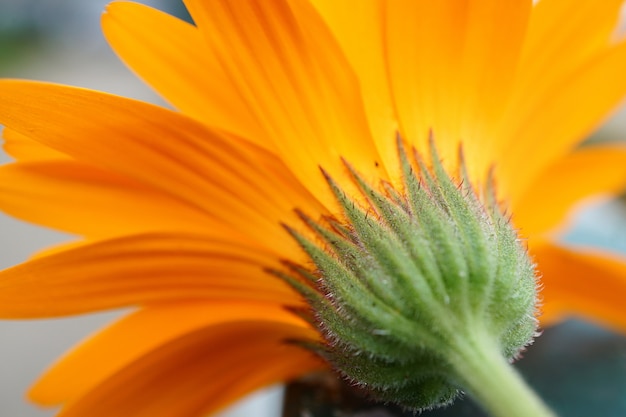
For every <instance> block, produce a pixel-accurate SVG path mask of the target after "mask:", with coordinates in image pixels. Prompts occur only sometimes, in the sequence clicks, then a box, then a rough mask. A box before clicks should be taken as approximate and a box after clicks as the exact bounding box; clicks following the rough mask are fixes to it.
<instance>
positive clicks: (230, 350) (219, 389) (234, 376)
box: [31, 303, 321, 417]
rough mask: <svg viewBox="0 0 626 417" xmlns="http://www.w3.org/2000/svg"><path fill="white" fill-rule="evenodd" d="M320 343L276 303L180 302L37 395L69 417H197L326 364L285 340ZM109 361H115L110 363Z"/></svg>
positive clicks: (91, 350)
mask: <svg viewBox="0 0 626 417" xmlns="http://www.w3.org/2000/svg"><path fill="white" fill-rule="evenodd" d="M316 338H317V333H316V332H314V331H313V330H312V329H310V328H309V327H307V326H306V325H304V324H303V323H302V322H300V321H299V320H296V319H295V318H294V317H293V316H291V315H290V314H288V313H287V312H285V311H284V310H280V309H279V308H277V307H276V306H271V305H262V304H232V303H223V304H215V305H200V304H195V305H194V304H188V305H184V304H181V305H176V306H165V307H162V308H158V309H152V310H147V311H140V312H138V313H135V314H134V315H132V316H130V317H128V318H126V319H123V320H122V321H120V322H119V323H117V324H115V325H113V326H112V327H110V328H109V329H107V330H105V331H104V332H103V333H101V334H99V335H97V336H96V337H95V338H93V339H91V340H89V341H87V343H85V344H84V345H82V346H81V347H79V348H78V350H77V351H75V352H74V353H72V354H70V355H69V356H68V357H66V359H65V360H64V361H62V362H61V363H59V364H58V365H57V366H56V367H55V368H53V369H52V370H51V371H50V372H49V373H48V374H47V375H45V376H44V377H43V379H42V380H41V381H40V382H39V383H38V384H37V385H36V386H35V387H34V388H33V390H32V391H31V397H32V398H34V399H35V400H37V401H38V402H40V403H44V404H52V403H58V402H59V401H62V402H66V408H65V409H63V410H62V412H61V414H60V416H65V417H69V416H79V415H90V416H110V415H119V414H121V413H123V414H125V415H133V416H157V417H165V416H177V417H180V416H190V417H191V416H198V417H199V416H202V415H206V414H207V413H211V412H215V411H216V410H217V409H219V408H222V407H224V406H226V405H228V404H229V403H230V402H232V401H234V400H236V399H238V398H240V397H241V396H242V395H245V394H247V393H249V392H250V391H252V390H254V389H257V388H260V387H262V386H265V385H269V384H271V383H275V382H279V381H283V380H285V379H289V378H293V377H295V376H298V375H301V374H303V373H306V372H309V371H311V370H313V369H318V368H320V366H321V362H320V361H319V360H318V359H317V358H315V357H314V356H313V355H312V354H311V353H310V352H307V351H305V350H302V349H301V348H299V347H296V346H293V345H289V344H287V343H285V342H286V341H288V340H294V339H296V340H297V339H307V340H310V339H316ZM121 340H123V341H124V343H120V341H121ZM103 355H104V356H106V357H107V358H110V361H109V360H107V361H102V360H101V358H102V357H103ZM85 366H88V367H89V368H90V372H88V373H86V372H84V370H85ZM92 368H93V370H92Z"/></svg>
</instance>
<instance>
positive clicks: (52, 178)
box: [0, 141, 225, 239]
mask: <svg viewBox="0 0 626 417" xmlns="http://www.w3.org/2000/svg"><path fill="white" fill-rule="evenodd" d="M31 142H32V141H31ZM25 143H27V142H25ZM33 143H36V142H33ZM34 148H37V149H40V148H41V149H44V147H37V146H35V147H34ZM50 152H51V153H47V152H46V153H45V155H44V154H41V153H37V154H36V155H35V154H34V153H29V154H28V155H29V156H28V158H38V157H40V156H41V157H47V156H53V155H52V153H53V152H54V151H52V150H51V151H50ZM0 208H1V209H2V211H4V212H5V213H8V214H10V215H12V216H14V217H17V218H20V219H23V220H26V221H29V222H33V223H37V224H40V225H44V226H48V227H52V228H55V229H59V230H63V231H65V232H69V233H74V234H78V235H82V236H86V237H89V238H96V239H97V238H104V237H111V236H115V235H117V236H120V235H125V234H132V233H140V232H146V231H164V230H170V231H187V232H194V231H197V230H199V229H201V228H211V230H212V231H213V233H216V232H217V230H220V229H221V230H225V229H224V228H223V227H222V228H220V227H219V225H216V224H215V222H214V221H212V220H211V219H210V218H209V217H207V216H206V215H205V214H204V213H203V212H201V211H199V210H194V209H193V208H192V207H189V206H188V205H185V204H182V203H181V202H180V200H177V199H175V198H171V197H170V196H168V195H167V194H165V193H162V192H158V190H155V189H153V188H152V187H150V186H145V185H143V184H141V183H138V182H136V181H132V180H130V179H128V178H125V177H121V176H119V175H115V174H114V173H111V172H107V171H103V170H101V169H98V168H95V167H93V166H90V165H85V164H82V163H80V162H77V161H74V160H71V159H69V158H65V159H56V160H51V161H37V162H26V163H14V164H8V165H3V166H0Z"/></svg>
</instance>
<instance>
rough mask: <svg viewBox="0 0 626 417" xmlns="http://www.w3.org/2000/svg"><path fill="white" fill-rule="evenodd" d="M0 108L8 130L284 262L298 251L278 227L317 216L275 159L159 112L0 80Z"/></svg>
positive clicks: (47, 86) (112, 99)
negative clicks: (176, 203) (171, 202)
mask: <svg viewBox="0 0 626 417" xmlns="http://www.w3.org/2000/svg"><path fill="white" fill-rule="evenodd" d="M0 109H1V111H0V123H2V124H5V125H6V126H7V127H9V128H11V129H14V130H16V131H18V132H19V133H21V134H24V135H27V136H29V137H31V138H32V139H34V140H36V141H39V142H41V143H43V144H44V145H46V146H49V147H51V148H54V149H57V150H59V151H61V152H64V153H66V154H68V155H70V156H72V157H74V158H76V159H78V160H81V161H84V162H85V163H89V164H93V165H95V166H97V167H99V168H102V169H105V170H111V171H113V172H115V173H117V174H119V175H123V176H128V177H130V178H132V179H133V180H136V181H139V182H142V183H145V184H148V185H150V186H152V187H154V188H155V189H158V190H161V191H162V192H164V193H167V194H169V195H171V196H174V197H175V198H178V199H180V200H181V201H183V202H184V203H185V204H188V205H190V206H192V207H195V208H197V209H200V210H202V211H204V212H205V213H206V214H207V215H208V216H209V217H213V218H215V221H217V222H222V223H224V224H226V225H229V226H230V227H232V228H233V229H235V230H239V231H240V232H241V233H242V234H246V235H248V236H250V238H252V239H257V240H258V241H260V242H271V245H272V247H275V248H276V249H277V250H279V251H281V253H283V254H284V255H285V256H287V255H294V254H296V253H298V254H299V253H300V251H299V249H297V247H296V245H295V244H294V243H293V242H292V241H291V240H290V239H286V238H285V237H286V234H285V233H284V231H283V230H282V228H281V227H280V226H279V222H281V221H282V222H284V221H287V220H291V219H293V220H295V219H296V216H295V215H294V214H293V208H294V207H300V208H302V209H304V210H308V211H309V212H312V213H317V212H320V211H321V209H320V206H319V205H318V204H316V200H315V198H314V197H312V195H311V194H310V192H309V191H308V190H306V189H304V188H303V187H302V186H301V185H300V184H298V183H297V181H296V180H295V179H294V178H293V176H292V175H291V174H290V172H289V171H288V170H287V169H286V168H285V166H284V165H283V164H282V162H281V161H280V160H278V159H277V158H276V156H275V155H273V154H271V153H269V152H267V151H265V150H263V149H261V148H259V147H256V146H254V145H252V144H249V143H246V142H243V141H240V140H237V139H236V138H235V137H232V136H229V135H226V134H222V133H218V132H215V131H211V130H208V129H207V128H206V127H205V126H203V125H201V124H199V123H197V122H195V121H193V120H192V119H190V118H187V117H184V116H182V115H179V114H177V113H174V112H172V111H168V110H166V109H163V108H160V107H157V106H153V105H150V104H146V103H142V102H138V101H134V100H130V99H125V98H122V97H117V96H112V95H108V94H104V93H98V92H95V91H90V90H84V89H79V88H70V87H65V86H59V85H54V84H46V83H35V82H24V81H13V80H3V81H0ZM294 256H297V255H294Z"/></svg>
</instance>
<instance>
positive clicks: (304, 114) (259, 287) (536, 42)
mask: <svg viewBox="0 0 626 417" xmlns="http://www.w3.org/2000/svg"><path fill="white" fill-rule="evenodd" d="M186 3H187V7H188V9H189V11H190V13H191V15H192V16H193V19H194V21H195V22H196V25H197V26H195V27H194V26H191V25H189V24H186V23H183V22H181V21H179V20H177V19H175V18H173V17H170V16H167V15H165V14H163V13H161V12H158V11H156V10H153V9H150V8H148V7H145V6H141V5H138V4H133V3H125V2H119V3H113V4H111V5H110V6H109V8H108V10H107V13H106V14H105V15H104V18H103V26H104V31H105V35H106V36H107V38H108V40H109V42H110V43H111V45H112V46H113V48H114V49H115V50H116V51H117V52H118V53H119V55H120V56H121V57H122V58H123V59H124V60H125V61H126V62H127V63H128V65H129V66H130V67H132V68H133V69H134V70H135V71H137V73H138V74H139V75H140V76H141V77H142V78H144V79H145V80H146V81H148V82H149V83H150V84H151V85H152V86H153V87H154V88H155V89H156V90H158V91H159V92H160V93H161V94H162V95H163V96H164V97H165V98H166V99H167V100H168V101H169V102H170V103H171V104H172V105H173V106H174V107H176V108H177V109H178V110H179V111H180V112H174V111H170V110H167V109H163V108H159V107H156V106H153V105H149V104H146V103H141V102H137V101H133V100H129V99H125V98H121V97H116V96H111V95H107V94H104V93H99V92H94V91H88V90H83V89H77V88H71V87H64V86H57V85H50V84H43V83H34V82H26V81H15V80H3V81H1V82H0V123H2V124H3V125H4V126H5V127H6V128H5V130H4V138H5V140H6V145H5V149H6V150H7V152H8V153H9V154H11V155H12V156H13V157H14V158H15V159H16V160H17V162H15V163H12V164H9V165H5V166H3V167H1V168H0V207H1V208H2V209H3V210H4V211H6V212H7V213H9V214H11V215H14V216H16V217H19V218H21V219H24V220H27V221H30V222H34V223H38V224H41V225H44V226H48V227H53V228H56V229H60V230H64V231H67V232H70V233H74V234H76V235H78V236H80V237H81V239H80V240H79V241H78V242H76V243H74V244H72V245H69V246H65V247H61V248H55V249H52V250H50V251H48V252H46V253H42V254H40V255H38V256H36V257H35V258H34V259H33V260H31V261H29V262H26V263H24V264H22V265H18V266H16V267H13V268H10V269H8V270H5V271H2V272H1V273H0V315H1V316H2V317H5V318H35V317H52V316H63V315H70V314H81V313H85V312H90V311H96V310H103V309H113V308H120V307H127V306H135V307H138V309H137V311H136V312H133V313H131V314H129V315H128V316H127V317H125V318H123V319H122V320H120V321H119V322H117V323H116V324H114V325H112V326H111V327H109V328H107V329H105V330H104V331H102V332H101V333H99V334H97V335H96V336H95V337H93V338H91V339H89V340H88V341H86V342H85V343H84V344H82V345H81V346H79V347H78V348H77V349H76V350H74V351H73V352H72V353H70V354H69V355H68V356H66V357H65V358H63V359H62V360H61V361H60V362H59V363H58V364H56V365H55V366H54V367H53V368H52V369H51V370H50V371H48V373H47V374H46V375H44V377H43V378H42V379H41V380H40V381H39V382H38V383H37V384H36V385H35V387H34V388H33V390H32V391H31V393H30V395H31V398H33V399H34V400H35V401H37V402H38V403H40V404H44V405H57V404H63V409H62V411H61V413H60V415H61V416H63V417H74V416H85V415H88V416H90V417H98V416H110V415H128V416H131V415H132V416H150V417H165V416H201V415H205V414H206V413H210V412H213V411H215V410H218V409H220V408H222V407H224V406H226V405H228V404H229V403H231V402H232V401H234V400H235V399H237V398H239V397H241V396H242V395H244V394H245V393H247V392H249V391H251V390H253V389H256V388H259V387H261V386H264V385H267V384H270V383H274V382H278V381H282V380H286V379H289V378H294V377H296V376H298V375H301V374H304V373H307V372H310V371H312V370H315V369H319V368H320V367H323V366H324V364H323V363H321V362H320V361H319V360H318V359H317V358H316V357H315V356H313V355H312V354H311V353H309V352H308V351H306V350H304V349H301V348H299V347H297V346H294V345H291V344H286V343H284V340H286V339H303V338H305V339H316V338H318V334H317V332H316V331H315V330H313V329H312V328H311V327H310V326H309V325H308V324H307V323H305V322H304V321H302V320H300V319H299V318H296V317H294V316H293V315H292V314H291V313H289V312H288V311H287V309H285V307H292V308H293V307H303V306H304V302H303V300H302V299H301V298H300V297H299V296H298V295H297V294H296V293H295V292H294V291H293V290H292V289H291V288H290V287H288V286H287V285H286V284H284V283H283V282H282V281H280V280H278V279H277V278H275V277H274V276H272V275H269V274H267V273H266V272H264V271H266V270H267V268H280V267H281V260H285V259H286V260H289V261H292V262H305V260H306V256H305V254H304V253H303V252H302V250H301V249H300V248H299V247H298V245H297V243H296V242H295V241H294V240H293V239H292V238H291V237H290V236H289V235H288V234H287V233H285V231H284V230H283V228H282V227H281V224H284V223H286V224H290V225H295V226H298V225H300V221H299V220H298V218H297V216H296V214H294V209H296V208H297V209H299V210H301V211H303V212H305V213H307V214H308V215H310V216H312V217H314V218H315V217H317V218H319V217H321V216H323V215H328V214H337V213H336V212H337V207H336V203H335V202H334V200H333V198H332V194H331V193H330V191H329V189H328V186H327V184H326V182H325V180H324V177H323V176H322V175H321V174H320V172H319V167H323V168H324V170H325V171H327V172H328V173H330V175H331V176H332V177H333V178H334V179H335V180H336V181H337V182H339V183H340V184H341V185H342V187H345V188H346V189H348V190H353V189H354V187H353V186H352V185H351V184H352V181H351V179H350V174H349V172H348V171H347V170H346V169H345V166H344V165H343V163H342V161H341V157H344V158H346V159H347V160H348V161H349V162H350V164H352V165H353V166H354V167H355V168H356V169H357V170H358V171H360V172H361V173H362V174H363V175H364V177H365V178H366V179H367V180H368V181H371V182H372V183H378V182H379V181H381V180H386V181H390V182H391V183H394V184H396V183H397V182H398V178H399V175H400V170H399V165H398V158H397V155H396V148H395V144H396V142H395V135H396V132H400V134H401V135H402V137H403V138H404V139H405V140H406V142H407V143H409V144H411V145H412V146H415V147H416V148H417V149H420V150H425V149H426V148H427V145H428V134H429V132H431V131H432V132H433V134H434V137H435V140H436V145H437V148H438V150H439V153H440V155H441V157H442V160H443V161H444V163H446V164H447V167H448V169H449V170H450V171H451V172H452V170H454V169H455V163H456V162H455V161H456V153H457V150H458V147H459V144H462V146H463V150H464V152H465V159H466V162H467V166H468V169H469V171H470V176H471V178H472V179H473V181H474V182H475V183H476V184H481V183H483V182H484V181H485V179H486V177H487V175H488V172H489V170H493V176H494V178H495V179H496V183H497V191H498V196H499V197H501V198H502V199H503V201H504V204H505V205H506V207H508V210H509V212H510V213H512V216H513V222H514V223H515V225H516V226H517V227H518V228H520V230H521V234H522V236H524V237H526V238H528V244H529V247H530V251H531V254H532V256H534V258H535V260H536V262H537V263H538V268H539V271H540V273H541V275H542V281H543V284H544V287H545V288H544V290H543V293H542V294H543V298H544V305H543V310H544V316H543V319H544V320H545V323H551V322H553V321H555V320H558V319H560V318H562V317H566V316H570V315H575V316H582V317H586V318H588V319H590V320H594V321H597V322H599V323H603V324H605V325H607V326H611V327H613V328H615V329H619V330H626V316H625V315H624V314H623V305H622V299H623V295H624V294H625V293H626V263H625V262H624V260H623V259H620V258H617V257H616V256H612V255H609V254H606V253H601V252H597V251H595V252H594V251H590V250H584V251H583V250H580V249H575V248H568V247H566V246H563V245H562V244H559V243H557V239H558V236H559V232H561V231H562V230H564V228H565V227H566V226H567V218H568V217H567V216H568V214H569V213H570V211H571V209H572V208H573V207H575V206H576V205H577V204H579V202H581V201H582V200H583V199H586V198H588V197H591V196H601V195H612V194H615V193H618V192H620V191H621V190H623V189H624V187H625V186H626V148H625V147H623V146H619V145H601V146H600V145H598V146H593V147H592V146H589V147H584V148H576V145H577V144H578V143H579V142H580V141H581V140H582V139H583V138H584V137H585V135H587V134H588V133H589V132H590V131H591V130H592V129H593V128H594V127H596V126H597V125H598V124H599V123H600V122H601V121H602V119H603V118H604V117H605V116H606V115H607V113H608V112H609V111H610V110H611V109H613V108H614V107H615V106H616V105H617V104H618V103H619V101H620V100H621V98H622V97H623V96H624V95H625V94H626V83H625V82H624V79H623V74H625V73H626V43H625V42H623V41H621V40H620V39H617V35H616V34H615V32H614V31H615V26H616V22H617V19H618V16H619V9H620V6H621V1H616V0H606V1H603V2H597V1H591V0H581V1H577V2H572V1H565V0H542V1H541V2H539V3H538V4H537V5H535V6H533V2H532V1H531V0H513V1H509V2H502V1H501V0H478V1H462V2H459V1H458V0H449V1H448V0H446V1H436V2H435V1H414V0H406V1H393V0H387V1H385V0H378V1H376V0H372V1H369V2H359V4H358V6H357V5H355V3H354V2H347V1H345V2H338V1H327V0H314V1H312V2H310V3H308V2H305V1H302V0H272V1H261V0H256V1H252V0H251V1H229V0H204V1H203V0H187V1H186ZM351 187H353V188H351Z"/></svg>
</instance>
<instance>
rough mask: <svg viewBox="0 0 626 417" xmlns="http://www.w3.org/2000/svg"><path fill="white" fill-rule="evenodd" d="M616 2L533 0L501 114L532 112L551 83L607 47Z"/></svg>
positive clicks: (615, 16) (617, 6) (613, 26)
mask: <svg viewBox="0 0 626 417" xmlns="http://www.w3.org/2000/svg"><path fill="white" fill-rule="evenodd" d="M622 3H623V0H606V1H602V2H598V1H596V0H580V1H576V2H572V1H568V0H542V1H541V2H539V3H537V4H536V5H535V7H534V8H533V12H532V15H531V20H530V26H529V30H528V34H527V36H526V41H525V44H524V52H523V57H522V61H521V62H520V65H519V69H518V75H517V82H516V89H515V91H514V92H513V94H512V96H511V106H510V113H509V114H507V116H509V117H510V118H516V117H519V116H520V114H525V113H527V112H528V111H532V109H533V108H534V107H536V106H537V105H539V104H540V101H541V98H542V97H544V95H545V94H546V93H547V92H548V90H549V89H550V87H551V86H553V85H554V84H555V83H559V82H560V80H562V79H563V78H564V77H567V76H568V75H569V74H571V73H572V72H573V71H575V70H576V68H579V67H580V66H582V65H584V64H585V62H587V61H588V60H590V59H592V58H593V57H594V56H595V55H597V54H598V53H599V52H602V51H604V50H605V49H607V48H608V46H609V42H610V41H611V40H612V37H613V36H612V35H613V34H614V33H615V30H616V27H617V24H618V21H619V14H620V9H621V7H622ZM564 16H566V18H564ZM573 45H575V46H576V47H572V46H573ZM506 124H508V123H506V122H505V126H506Z"/></svg>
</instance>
